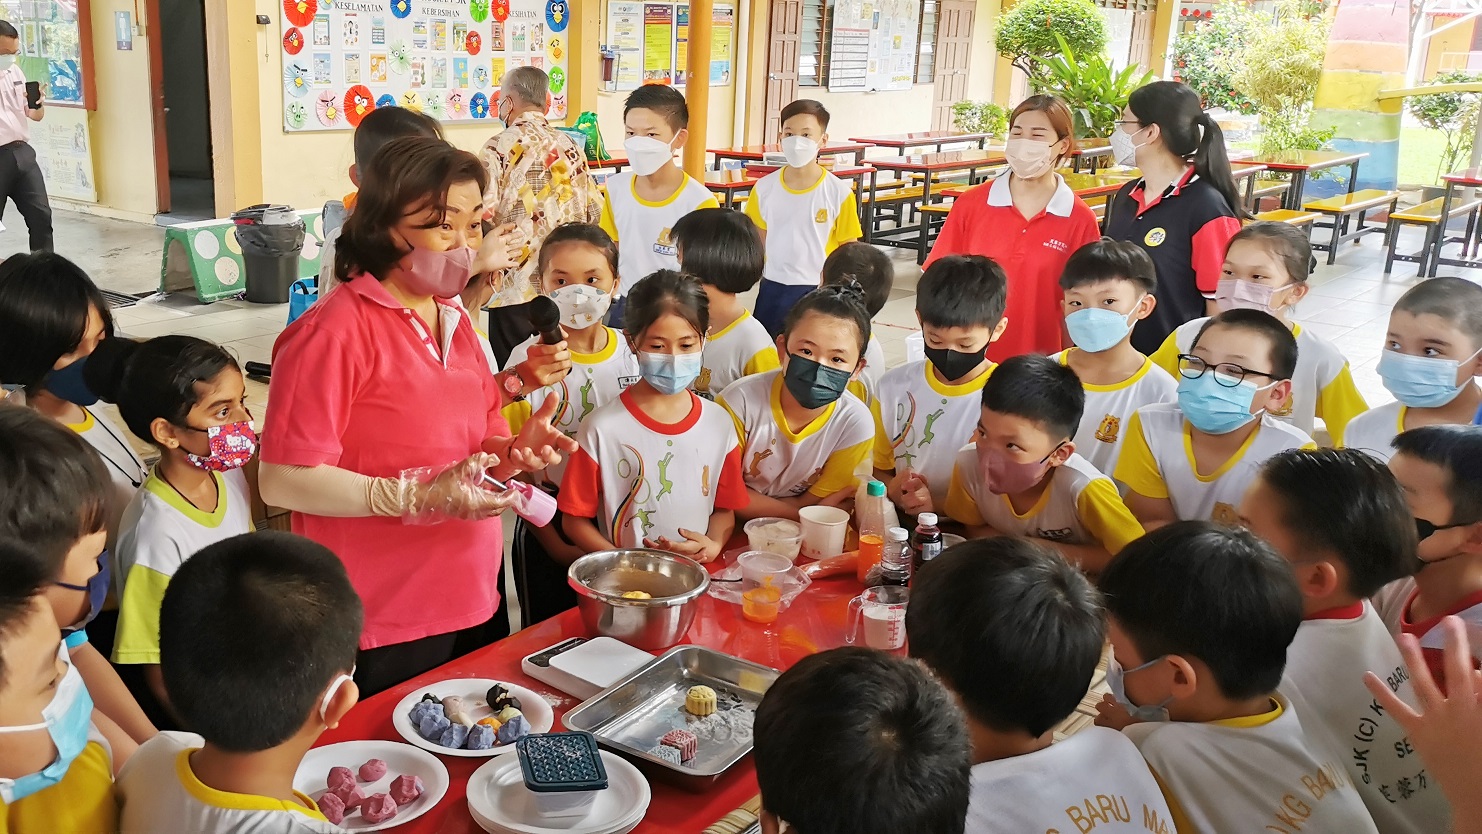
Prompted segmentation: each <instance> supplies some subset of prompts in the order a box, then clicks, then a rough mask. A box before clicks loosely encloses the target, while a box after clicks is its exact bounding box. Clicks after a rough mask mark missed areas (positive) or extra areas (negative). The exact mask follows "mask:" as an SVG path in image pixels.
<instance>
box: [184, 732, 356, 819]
mask: <svg viewBox="0 0 1482 834" xmlns="http://www.w3.org/2000/svg"><path fill="white" fill-rule="evenodd" d="M197 749H199V748H192V749H189V750H181V751H180V755H179V756H176V757H175V775H176V777H178V778H179V779H180V786H181V787H183V788H185V792H186V793H188V794H190V795H191V796H193V797H195V798H196V799H198V800H200V801H201V802H202V803H205V804H206V805H209V806H211V807H213V808H225V809H228V810H233V811H290V812H294V813H299V814H303V815H304V816H306V817H309V818H310V819H316V820H324V821H325V822H329V820H328V819H326V818H325V816H324V814H322V813H321V812H320V811H319V806H318V805H316V804H314V800H312V799H310V798H309V797H307V796H304V795H303V794H301V793H299V792H298V791H294V792H293V795H294V796H295V797H297V799H298V802H289V801H288V800H286V799H273V798H272V797H270V796H255V795H253V794H246V793H231V792H230V791H219V790H217V789H215V788H213V787H211V786H210V785H207V784H206V783H205V782H202V781H201V780H200V779H197V778H196V773H195V771H194V770H191V769H190V754H191V753H194V752H195V751H196V750H197Z"/></svg>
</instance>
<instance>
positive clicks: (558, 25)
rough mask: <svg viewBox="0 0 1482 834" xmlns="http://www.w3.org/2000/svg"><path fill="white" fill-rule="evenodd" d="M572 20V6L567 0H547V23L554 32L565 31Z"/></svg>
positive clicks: (547, 26)
mask: <svg viewBox="0 0 1482 834" xmlns="http://www.w3.org/2000/svg"><path fill="white" fill-rule="evenodd" d="M570 22H571V7H570V6H569V5H567V4H566V0H546V4H545V25H546V28H547V29H550V30H551V31H552V32H564V31H566V26H567V24H569V23H570Z"/></svg>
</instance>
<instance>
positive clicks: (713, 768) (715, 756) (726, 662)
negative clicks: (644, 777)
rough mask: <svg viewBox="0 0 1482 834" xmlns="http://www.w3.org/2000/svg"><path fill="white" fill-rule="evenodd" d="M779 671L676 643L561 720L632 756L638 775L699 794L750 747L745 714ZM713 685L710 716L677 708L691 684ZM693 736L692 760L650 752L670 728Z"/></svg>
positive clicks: (751, 711)
mask: <svg viewBox="0 0 1482 834" xmlns="http://www.w3.org/2000/svg"><path fill="white" fill-rule="evenodd" d="M778 674H779V673H778V671H777V670H776V669H771V668H768V667H766V666H762V665H759V664H756V663H752V662H751V661H748V660H742V659H741V658H739V657H732V656H730V655H728V654H722V653H720V652H717V651H714V650H711V649H707V648H704V647H703V646H676V647H674V648H672V649H670V650H669V651H667V652H665V653H664V654H663V655H662V656H660V657H659V658H658V659H656V660H654V661H653V662H652V663H649V664H647V665H646V666H644V667H642V668H640V669H638V670H637V671H635V672H633V673H632V674H630V675H628V676H627V677H625V678H623V679H622V680H620V681H618V682H617V683H615V684H613V685H612V686H609V687H608V688H606V689H604V690H602V691H601V692H599V693H597V694H596V695H594V696H592V697H591V698H589V699H588V700H586V701H583V702H582V703H581V704H579V705H578V706H577V707H576V708H575V709H573V710H571V711H570V712H568V713H566V717H565V718H564V719H562V723H564V724H565V725H566V728H567V729H570V730H585V731H586V732H589V733H591V734H592V735H594V736H596V737H597V743H598V744H600V745H601V746H603V747H605V748H607V749H609V750H612V751H613V752H615V753H620V754H622V755H624V756H627V757H628V758H630V759H632V760H633V761H634V762H635V763H636V764H637V765H638V767H639V769H641V770H643V771H644V772H645V773H647V774H649V775H650V776H653V777H655V778H658V779H661V780H663V781H666V782H669V783H671V784H675V785H677V786H679V787H681V788H684V789H686V790H692V791H703V790H705V789H707V788H708V787H709V786H710V785H711V784H712V783H714V782H715V781H716V780H717V779H719V778H720V776H721V774H723V773H725V771H726V769H727V768H729V767H730V766H731V765H733V764H735V763H736V762H738V761H740V760H741V759H742V758H744V757H745V756H746V754H748V753H750V752H751V747H752V719H754V718H755V716H756V707H757V705H758V704H760V703H761V700H762V695H764V694H766V691H767V688H768V687H770V686H771V685H772V682H773V681H775V680H777V676H778ZM700 685H704V686H708V687H710V688H711V689H714V690H715V693H716V700H717V701H718V702H719V704H718V706H721V707H725V706H726V705H729V709H721V710H719V711H718V712H717V713H716V715H713V716H709V717H707V718H695V717H694V716H691V715H690V714H689V713H687V712H686V711H685V709H684V700H685V694H686V693H687V692H688V691H689V688H690V687H692V686H700ZM675 729H681V730H689V731H690V732H692V733H694V734H695V736H696V737H697V738H698V739H699V746H698V748H697V750H696V753H695V758H693V759H691V760H690V761H689V762H687V763H685V764H683V765H676V764H672V763H670V762H667V761H664V760H663V759H660V758H658V757H656V756H652V755H649V752H648V751H649V750H650V749H652V748H653V747H654V746H655V745H657V744H658V743H659V739H661V738H663V736H664V734H665V733H667V732H669V731H670V730H675Z"/></svg>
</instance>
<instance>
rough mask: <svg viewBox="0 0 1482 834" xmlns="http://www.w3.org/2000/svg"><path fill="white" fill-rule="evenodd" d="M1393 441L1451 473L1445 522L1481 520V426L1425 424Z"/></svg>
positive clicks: (1405, 452)
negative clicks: (1448, 514)
mask: <svg viewBox="0 0 1482 834" xmlns="http://www.w3.org/2000/svg"><path fill="white" fill-rule="evenodd" d="M1432 280H1435V279H1432ZM1391 444H1392V445H1393V446H1394V448H1395V452H1396V453H1398V454H1402V455H1409V456H1410V457H1413V458H1415V459H1417V460H1423V461H1425V462H1426V463H1433V464H1435V465H1436V466H1439V467H1441V468H1442V469H1444V470H1446V474H1448V475H1450V476H1451V483H1449V484H1447V486H1446V497H1447V498H1450V499H1451V518H1449V519H1447V520H1446V522H1445V523H1447V524H1472V523H1475V522H1478V521H1482V426H1457V425H1436V426H1422V427H1421V428H1418V429H1410V430H1409V431H1403V432H1400V433H1399V434H1398V435H1395V439H1394V440H1393V441H1391Z"/></svg>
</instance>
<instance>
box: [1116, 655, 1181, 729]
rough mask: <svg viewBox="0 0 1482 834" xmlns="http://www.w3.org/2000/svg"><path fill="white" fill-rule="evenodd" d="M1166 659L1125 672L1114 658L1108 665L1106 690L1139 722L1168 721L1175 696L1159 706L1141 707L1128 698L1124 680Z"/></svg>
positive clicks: (1154, 660)
mask: <svg viewBox="0 0 1482 834" xmlns="http://www.w3.org/2000/svg"><path fill="white" fill-rule="evenodd" d="M1164 657H1167V655H1164V656H1163V657H1157V658H1153V659H1152V660H1149V661H1148V662H1147V663H1144V664H1142V665H1141V666H1134V667H1132V668H1131V669H1125V670H1124V669H1123V668H1122V664H1121V663H1118V662H1117V659H1116V658H1112V660H1111V662H1110V663H1108V664H1106V688H1107V689H1110V690H1111V695H1112V697H1113V698H1115V699H1116V700H1117V703H1118V704H1121V705H1122V709H1124V710H1126V711H1127V714H1128V715H1130V716H1132V717H1133V718H1134V719H1136V720H1138V721H1167V720H1168V705H1169V704H1171V703H1173V696H1172V695H1169V696H1168V697H1167V698H1164V699H1163V703H1161V704H1158V705H1157V706H1152V705H1151V704H1149V705H1147V706H1139V705H1138V704H1134V703H1132V701H1130V700H1129V699H1128V698H1127V687H1126V685H1125V684H1124V683H1123V681H1122V679H1123V678H1124V677H1126V676H1127V675H1129V674H1131V673H1133V672H1140V671H1142V670H1143V669H1146V668H1148V667H1149V666H1152V665H1154V664H1156V663H1159V662H1161V661H1162V660H1163V658H1164Z"/></svg>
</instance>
